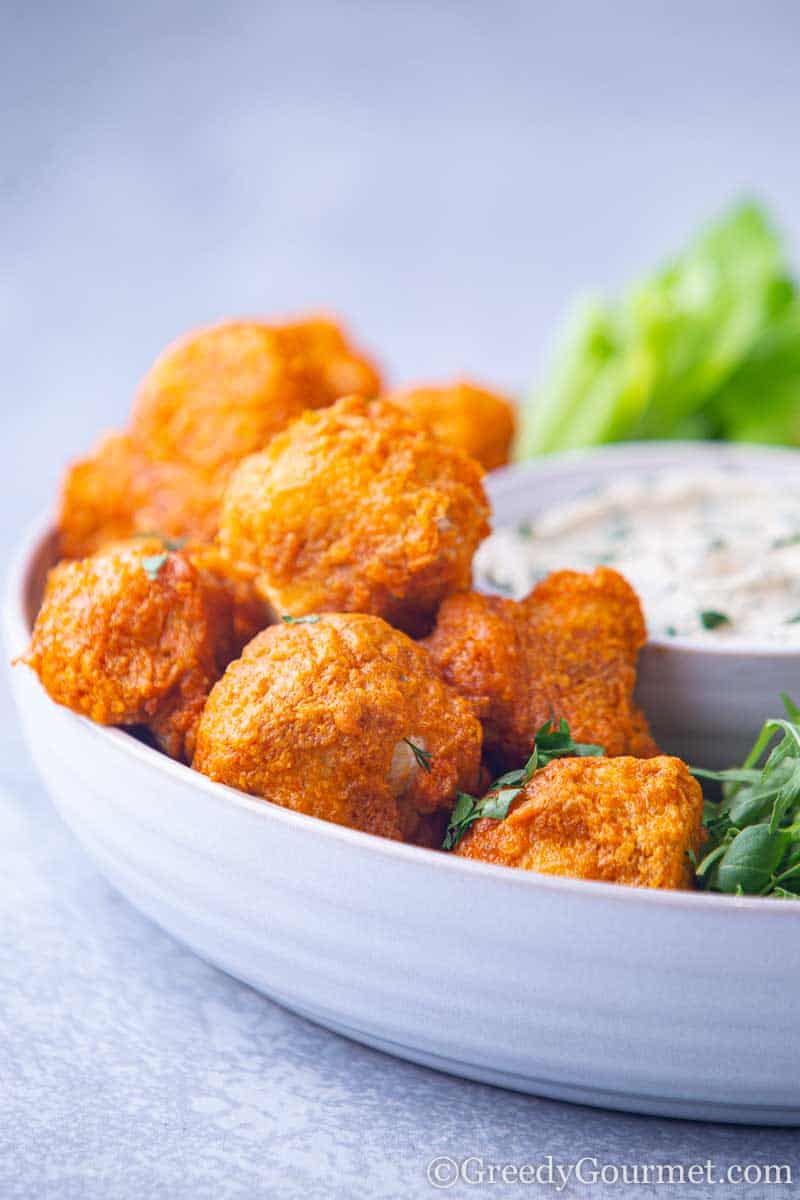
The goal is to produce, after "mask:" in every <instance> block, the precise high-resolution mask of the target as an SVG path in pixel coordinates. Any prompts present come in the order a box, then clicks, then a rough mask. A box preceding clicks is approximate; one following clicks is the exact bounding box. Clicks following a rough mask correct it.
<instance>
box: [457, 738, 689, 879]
mask: <svg viewBox="0 0 800 1200" xmlns="http://www.w3.org/2000/svg"><path fill="white" fill-rule="evenodd" d="M702 815H703V794H702V792H701V790H700V787H699V785H698V783H697V781H696V780H695V779H693V778H692V776H691V775H690V774H689V771H688V769H687V767H686V764H685V763H682V762H681V760H680V759H678V758H667V757H666V756H660V757H658V758H648V759H641V758H627V757H623V758H562V759H556V760H555V761H554V762H551V763H549V764H548V766H546V767H544V768H543V769H542V770H541V771H537V772H536V773H535V775H534V776H533V778H532V779H531V780H530V782H529V783H528V784H527V785H526V786H525V787H524V788H523V790H522V792H521V793H520V795H519V796H518V797H517V798H516V799H515V800H514V801H513V802H512V806H511V810H510V812H509V814H508V816H507V817H506V818H505V820H502V821H494V820H489V819H486V818H484V819H483V820H481V821H477V822H476V823H475V825H473V826H472V828H471V829H470V830H468V831H467V833H466V834H465V836H464V837H463V839H462V840H461V842H460V843H459V845H458V847H457V849H456V853H457V854H460V855H461V856H462V857H464V858H477V859H481V860H482V861H484V862H492V863H498V864H500V865H502V866H506V867H521V868H522V869H523V870H525V871H539V872H541V873H542V874H545V875H568V876H572V877H573V878H575V879H598V880H603V881H605V882H606V883H627V884H631V885H633V886H635V887H654V888H688V887H691V883H692V870H691V864H690V862H689V858H688V855H687V851H689V850H691V851H692V852H693V853H694V854H697V853H698V852H699V850H700V847H701V845H702V840H703V832H702V825H701V821H702Z"/></svg>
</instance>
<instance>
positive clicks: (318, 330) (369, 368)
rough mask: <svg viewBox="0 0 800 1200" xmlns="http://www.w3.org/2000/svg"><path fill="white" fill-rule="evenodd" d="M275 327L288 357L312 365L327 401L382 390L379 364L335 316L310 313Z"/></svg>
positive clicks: (318, 385)
mask: <svg viewBox="0 0 800 1200" xmlns="http://www.w3.org/2000/svg"><path fill="white" fill-rule="evenodd" d="M274 328H275V329H276V331H277V333H278V335H279V338H280V341H281V346H282V349H283V352H284V354H285V355H286V356H287V358H289V359H295V360H298V361H299V362H300V363H301V364H303V365H304V366H306V367H307V368H310V369H311V371H312V373H313V374H314V376H315V385H316V386H317V387H319V388H321V389H322V390H324V391H325V392H326V393H327V399H326V400H325V401H324V403H325V404H332V403H333V401H334V400H338V399H339V397H340V396H354V395H358V396H369V397H373V396H377V395H378V393H379V392H380V390H381V386H382V380H381V375H380V372H379V370H378V367H377V365H376V364H375V362H374V361H373V360H372V359H371V358H369V357H367V355H366V354H364V352H363V351H362V350H356V349H354V347H353V346H352V345H351V343H350V342H349V341H348V340H347V337H346V335H345V333H344V330H343V329H342V326H341V325H340V324H339V323H338V322H336V321H335V320H333V319H332V318H330V317H321V316H320V317H310V318H308V319H307V320H305V321H295V322H293V323H289V324H286V325H277V326H275V327H274ZM307 407H322V405H319V406H318V405H313V406H311V405H309V406H307Z"/></svg>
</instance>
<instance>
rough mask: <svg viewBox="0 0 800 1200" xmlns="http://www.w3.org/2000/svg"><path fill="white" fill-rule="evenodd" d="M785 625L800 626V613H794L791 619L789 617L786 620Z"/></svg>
mask: <svg viewBox="0 0 800 1200" xmlns="http://www.w3.org/2000/svg"><path fill="white" fill-rule="evenodd" d="M786 624H787V625H799V624H800V612H796V613H795V614H794V616H793V617H789V618H788V620H787V621H786Z"/></svg>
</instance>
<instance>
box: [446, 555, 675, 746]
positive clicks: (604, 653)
mask: <svg viewBox="0 0 800 1200" xmlns="http://www.w3.org/2000/svg"><path fill="white" fill-rule="evenodd" d="M644 641H645V625H644V618H643V617H642V610H641V607H640V605H639V601H638V598H637V596H636V593H635V592H634V591H633V589H632V588H631V586H630V584H628V583H627V581H626V580H625V579H623V577H622V576H621V575H619V574H617V572H616V571H612V570H609V569H608V568H606V567H598V568H597V569H596V570H595V571H593V572H592V573H591V574H590V575H585V574H581V573H580V572H578V571H557V572H555V573H554V574H552V575H550V576H548V578H547V579H544V580H542V582H541V583H539V584H537V586H536V587H535V588H534V589H533V591H532V592H531V593H530V595H529V596H528V597H526V599H525V600H522V601H519V602H518V601H514V600H505V599H502V598H500V597H497V596H484V595H481V594H479V593H477V592H462V593H459V594H457V595H454V596H450V597H448V598H447V599H446V600H445V601H444V603H443V604H442V606H441V608H440V610H439V616H438V619H437V624H436V628H435V630H434V632H433V633H432V634H431V636H430V637H429V638H427V640H426V641H425V643H424V644H425V646H426V647H427V649H428V651H429V652H430V654H431V655H432V657H433V661H434V663H435V664H436V667H437V670H438V671H439V673H440V675H441V677H442V679H444V681H445V682H446V683H449V684H450V685H451V686H452V687H454V688H455V689H456V690H457V691H458V692H459V693H460V694H461V695H462V696H465V697H466V698H467V699H469V700H470V701H471V702H472V704H473V705H474V707H475V711H476V712H477V714H478V716H479V718H480V720H481V722H482V724H483V730H484V745H485V747H486V749H487V751H488V752H489V754H490V755H491V756H492V757H493V759H494V761H495V763H496V765H497V766H499V767H501V768H503V769H505V768H513V767H518V766H520V765H521V764H522V763H523V762H524V761H525V760H526V759H527V757H528V756H529V754H530V753H531V750H532V749H533V740H534V736H535V734H536V731H537V730H538V729H539V728H540V727H541V726H542V725H543V724H544V723H545V722H546V721H548V720H549V719H550V718H555V719H557V720H560V719H561V718H564V720H566V721H567V723H568V724H569V727H570V731H571V733H572V736H573V738H574V739H575V740H576V741H578V742H591V743H594V744H596V745H600V746H602V747H603V748H604V750H605V753H606V754H607V755H609V756H616V755H620V754H633V755H635V756H637V757H648V756H650V755H652V754H657V753H658V748H657V747H656V745H655V743H654V742H653V739H652V737H651V736H650V731H649V729H648V727H647V721H646V719H645V717H644V714H643V713H642V712H641V711H640V709H639V708H638V707H637V706H636V705H635V704H634V701H633V690H634V687H635V684H636V659H637V656H638V653H639V650H640V648H641V647H642V646H643V645H644Z"/></svg>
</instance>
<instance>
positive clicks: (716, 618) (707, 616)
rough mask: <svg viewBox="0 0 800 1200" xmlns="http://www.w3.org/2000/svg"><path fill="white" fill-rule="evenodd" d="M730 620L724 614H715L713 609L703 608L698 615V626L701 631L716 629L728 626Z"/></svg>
mask: <svg viewBox="0 0 800 1200" xmlns="http://www.w3.org/2000/svg"><path fill="white" fill-rule="evenodd" d="M730 623H731V619H730V617H729V616H728V615H727V614H726V613H724V612H717V611H716V609H713V608H705V609H703V611H702V612H701V613H700V624H701V625H702V626H703V629H718V628H719V626H720V625H730Z"/></svg>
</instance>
